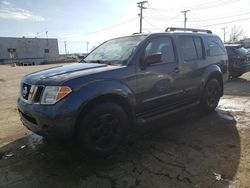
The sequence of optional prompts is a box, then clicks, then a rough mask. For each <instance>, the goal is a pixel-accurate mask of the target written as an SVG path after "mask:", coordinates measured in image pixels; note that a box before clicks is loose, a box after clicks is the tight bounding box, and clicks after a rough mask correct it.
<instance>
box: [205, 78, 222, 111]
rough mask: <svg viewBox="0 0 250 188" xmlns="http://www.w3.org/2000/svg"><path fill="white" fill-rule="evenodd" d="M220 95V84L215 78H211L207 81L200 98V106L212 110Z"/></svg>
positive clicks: (216, 104)
mask: <svg viewBox="0 0 250 188" xmlns="http://www.w3.org/2000/svg"><path fill="white" fill-rule="evenodd" d="M220 97H221V85H220V83H219V81H218V80H217V79H214V78H213V79H211V80H209V81H208V82H207V84H206V86H205V88H204V91H203V94H202V98H201V107H202V108H203V109H204V110H206V111H210V112H211V111H214V110H215V108H216V107H217V106H218V103H219V100H220Z"/></svg>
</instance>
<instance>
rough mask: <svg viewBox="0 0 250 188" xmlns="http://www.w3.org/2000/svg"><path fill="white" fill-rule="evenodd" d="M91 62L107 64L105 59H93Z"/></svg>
mask: <svg viewBox="0 0 250 188" xmlns="http://www.w3.org/2000/svg"><path fill="white" fill-rule="evenodd" d="M89 62H90V63H98V64H105V61H102V60H93V61H89Z"/></svg>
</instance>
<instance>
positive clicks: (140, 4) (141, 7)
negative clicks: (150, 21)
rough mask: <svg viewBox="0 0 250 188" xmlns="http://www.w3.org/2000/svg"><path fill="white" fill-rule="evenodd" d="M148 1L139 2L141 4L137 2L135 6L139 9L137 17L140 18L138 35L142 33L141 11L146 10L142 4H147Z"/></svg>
mask: <svg viewBox="0 0 250 188" xmlns="http://www.w3.org/2000/svg"><path fill="white" fill-rule="evenodd" d="M147 2H148V1H141V2H138V3H137V5H138V7H139V8H140V13H139V16H140V32H139V33H142V18H143V17H142V10H143V9H146V7H144V4H145V3H147Z"/></svg>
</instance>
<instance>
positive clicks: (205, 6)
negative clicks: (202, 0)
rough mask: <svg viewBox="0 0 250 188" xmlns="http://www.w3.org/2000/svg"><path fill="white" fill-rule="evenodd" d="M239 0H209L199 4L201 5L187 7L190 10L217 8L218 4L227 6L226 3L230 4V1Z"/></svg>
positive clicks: (235, 0)
mask: <svg viewBox="0 0 250 188" xmlns="http://www.w3.org/2000/svg"><path fill="white" fill-rule="evenodd" d="M237 1H239V0H221V1H213V2H210V3H206V4H203V5H202V4H201V5H198V6H192V7H188V8H189V9H191V10H202V9H209V8H215V7H216V8H217V7H219V6H227V5H228V4H231V3H235V2H237Z"/></svg>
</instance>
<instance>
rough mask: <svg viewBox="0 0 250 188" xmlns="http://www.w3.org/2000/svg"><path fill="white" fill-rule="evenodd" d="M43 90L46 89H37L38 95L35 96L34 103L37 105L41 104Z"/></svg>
mask: <svg viewBox="0 0 250 188" xmlns="http://www.w3.org/2000/svg"><path fill="white" fill-rule="evenodd" d="M43 89H44V87H43V86H38V87H37V90H36V93H35V94H34V98H33V102H35V103H37V102H40V99H41V97H42V93H43Z"/></svg>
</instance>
